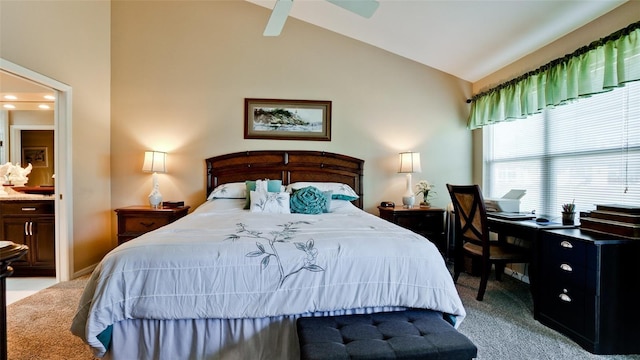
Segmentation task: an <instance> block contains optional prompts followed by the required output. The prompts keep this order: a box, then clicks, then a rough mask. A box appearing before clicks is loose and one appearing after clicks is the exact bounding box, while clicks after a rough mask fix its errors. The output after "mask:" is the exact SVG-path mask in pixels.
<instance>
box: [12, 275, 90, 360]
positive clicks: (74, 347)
mask: <svg viewBox="0 0 640 360" xmlns="http://www.w3.org/2000/svg"><path fill="white" fill-rule="evenodd" d="M88 278H89V277H88V276H83V277H81V278H78V279H76V280H72V281H67V282H62V283H59V284H56V285H54V286H52V287H49V288H46V289H44V290H41V291H39V292H37V293H35V294H34V295H31V296H29V297H26V298H24V299H22V300H19V301H17V302H15V303H13V304H11V305H9V306H7V348H8V352H7V355H8V356H7V358H8V359H10V360H88V359H95V357H94V356H93V355H92V353H91V350H89V347H87V346H86V345H85V344H84V343H83V342H82V340H80V339H79V338H77V337H75V336H73V335H72V334H71V332H70V331H69V328H70V327H71V319H73V316H74V315H75V312H76V308H77V307H78V300H79V299H80V295H81V293H82V289H84V285H85V284H86V281H87V279H88Z"/></svg>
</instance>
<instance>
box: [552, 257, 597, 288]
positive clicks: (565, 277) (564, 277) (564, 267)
mask: <svg viewBox="0 0 640 360" xmlns="http://www.w3.org/2000/svg"><path fill="white" fill-rule="evenodd" d="M541 272H542V274H543V278H544V279H545V282H546V283H547V284H553V285H557V286H562V287H566V286H569V287H572V288H576V289H580V290H583V291H584V290H585V289H586V287H587V271H586V269H585V268H584V267H581V266H575V265H573V264H572V263H569V262H548V263H543V268H542V269H541Z"/></svg>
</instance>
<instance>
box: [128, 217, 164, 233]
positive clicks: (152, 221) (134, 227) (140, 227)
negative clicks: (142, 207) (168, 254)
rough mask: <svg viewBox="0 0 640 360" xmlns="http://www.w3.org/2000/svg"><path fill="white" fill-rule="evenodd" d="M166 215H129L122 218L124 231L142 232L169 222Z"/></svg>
mask: <svg viewBox="0 0 640 360" xmlns="http://www.w3.org/2000/svg"><path fill="white" fill-rule="evenodd" d="M169 222H170V221H169V219H167V218H166V217H151V216H146V217H145V216H131V217H128V216H127V217H125V218H124V231H125V232H133V233H141V234H144V233H146V232H149V231H151V230H155V229H157V228H159V227H161V226H165V225H167V224H169Z"/></svg>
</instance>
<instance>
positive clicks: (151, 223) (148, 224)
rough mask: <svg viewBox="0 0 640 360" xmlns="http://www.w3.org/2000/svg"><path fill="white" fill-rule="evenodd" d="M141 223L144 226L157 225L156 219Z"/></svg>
mask: <svg viewBox="0 0 640 360" xmlns="http://www.w3.org/2000/svg"><path fill="white" fill-rule="evenodd" d="M140 225H142V226H144V227H152V226H153V225H155V221H152V222H142V221H141V222H140Z"/></svg>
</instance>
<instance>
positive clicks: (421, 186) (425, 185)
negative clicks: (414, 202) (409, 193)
mask: <svg viewBox="0 0 640 360" xmlns="http://www.w3.org/2000/svg"><path fill="white" fill-rule="evenodd" d="M433 187H434V185H433V184H431V183H429V182H428V181H427V180H420V181H419V182H418V183H417V184H416V190H417V191H416V195H420V194H422V201H421V202H420V206H423V207H429V206H431V202H430V201H429V200H430V197H431V196H433V195H434V194H435V191H433Z"/></svg>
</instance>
